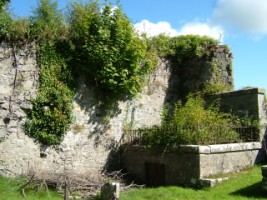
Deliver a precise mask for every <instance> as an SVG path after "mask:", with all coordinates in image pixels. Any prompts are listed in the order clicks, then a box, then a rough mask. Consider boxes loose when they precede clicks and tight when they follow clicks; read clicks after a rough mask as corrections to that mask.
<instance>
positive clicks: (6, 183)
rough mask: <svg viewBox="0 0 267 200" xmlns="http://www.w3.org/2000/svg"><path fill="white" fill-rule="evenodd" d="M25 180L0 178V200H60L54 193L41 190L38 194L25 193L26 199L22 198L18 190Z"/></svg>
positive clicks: (32, 192) (60, 197)
mask: <svg viewBox="0 0 267 200" xmlns="http://www.w3.org/2000/svg"><path fill="white" fill-rule="evenodd" d="M25 182H26V180H23V179H12V178H5V177H0V200H20V199H21V200H25V199H26V200H49V199H51V200H62V199H63V197H62V196H60V195H59V194H58V193H57V192H56V191H53V190H49V191H46V190H45V189H42V190H40V191H38V192H35V191H33V190H29V191H25V195H26V198H24V197H23V195H22V193H21V191H20V190H19V188H20V186H22V185H23V184H24V183H25Z"/></svg>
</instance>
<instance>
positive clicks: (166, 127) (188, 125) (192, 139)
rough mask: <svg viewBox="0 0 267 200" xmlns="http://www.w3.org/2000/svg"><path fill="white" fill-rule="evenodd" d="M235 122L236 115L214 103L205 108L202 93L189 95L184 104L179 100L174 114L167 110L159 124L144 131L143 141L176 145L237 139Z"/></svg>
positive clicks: (152, 143)
mask: <svg viewBox="0 0 267 200" xmlns="http://www.w3.org/2000/svg"><path fill="white" fill-rule="evenodd" d="M234 122H235V117H234V116H231V115H230V114H226V113H222V112H219V111H218V109H217V108H216V107H214V106H210V107H209V108H207V109H205V102H204V101H203V100H202V99H201V98H200V97H199V96H192V95H189V96H188V98H187V102H186V103H185V104H184V105H183V104H182V102H181V101H179V102H178V103H177V104H176V106H175V108H174V111H173V114H172V115H171V116H169V115H168V114H164V120H163V122H162V125H161V126H160V127H154V129H153V131H152V132H151V131H149V130H147V131H146V132H145V133H144V138H143V144H145V145H148V146H167V147H175V146H177V145H178V144H191V145H208V144H218V143H231V142H237V141H238V140H239V135H238V133H237V132H235V131H234V127H235V124H234Z"/></svg>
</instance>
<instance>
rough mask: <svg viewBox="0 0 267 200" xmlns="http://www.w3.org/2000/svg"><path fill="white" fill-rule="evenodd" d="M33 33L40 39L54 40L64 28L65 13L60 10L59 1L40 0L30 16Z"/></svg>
mask: <svg viewBox="0 0 267 200" xmlns="http://www.w3.org/2000/svg"><path fill="white" fill-rule="evenodd" d="M30 21H31V25H32V34H33V36H34V37H35V38H36V39H37V40H39V41H49V40H54V39H55V38H57V37H59V36H60V35H61V34H62V33H60V31H61V30H62V29H63V15H62V14H61V12H60V11H59V10H58V3H57V1H55V2H51V0H40V2H39V4H38V7H37V8H36V9H35V10H34V11H33V16H31V17H30Z"/></svg>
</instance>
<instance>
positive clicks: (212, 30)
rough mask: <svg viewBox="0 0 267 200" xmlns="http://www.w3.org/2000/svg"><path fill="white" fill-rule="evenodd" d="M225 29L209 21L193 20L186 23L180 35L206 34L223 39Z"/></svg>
mask: <svg viewBox="0 0 267 200" xmlns="http://www.w3.org/2000/svg"><path fill="white" fill-rule="evenodd" d="M223 33H224V31H223V29H222V27H220V26H211V25H209V24H207V23H200V22H193V23H188V24H185V25H184V26H183V27H182V28H181V29H180V30H179V35H188V34H194V35H206V36H210V37H212V38H215V39H217V40H222V37H223Z"/></svg>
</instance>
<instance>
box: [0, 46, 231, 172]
mask: <svg viewBox="0 0 267 200" xmlns="http://www.w3.org/2000/svg"><path fill="white" fill-rule="evenodd" d="M222 54H223V53H220V54H218V55H220V56H222ZM223 63H226V62H223ZM227 66H228V64H227ZM203 67H205V65H203ZM221 68H222V75H223V74H224V75H223V76H225V78H224V79H225V80H228V78H227V76H230V75H229V74H228V73H227V72H224V71H225V70H226V67H225V66H222V67H221ZM227 70H228V69H227ZM0 71H1V74H0V175H5V176H17V175H21V174H25V173H28V172H29V171H35V172H36V173H46V174H51V173H67V174H79V175H81V176H95V175H98V174H100V172H101V171H102V170H105V169H107V168H109V167H116V166H117V165H119V163H118V162H119V159H118V157H116V154H114V152H116V151H117V149H118V145H119V144H120V142H121V138H122V135H123V133H124V130H125V129H129V128H138V127H150V126H153V125H156V124H160V122H161V113H162V109H163V106H164V105H165V104H166V103H168V102H169V100H171V101H173V100H175V99H177V93H176V92H177V90H176V89H175V88H176V86H177V84H179V78H178V79H176V80H175V76H173V75H172V72H173V68H171V66H170V63H169V62H168V61H166V60H162V61H160V62H159V65H158V67H157V69H156V70H155V71H154V72H153V73H152V74H151V75H150V76H149V77H148V80H149V81H148V84H147V85H146V87H145V88H144V91H143V92H142V93H140V94H139V95H138V96H137V97H135V98H134V99H130V100H127V101H124V102H118V104H117V107H116V108H115V109H116V115H115V116H114V117H112V118H111V119H109V120H107V119H106V118H105V110H103V107H102V105H101V104H100V102H99V100H98V99H97V92H96V91H95V89H94V88H92V87H89V86H88V85H86V84H85V81H83V80H82V78H81V80H80V82H79V88H78V89H77V93H76V95H75V98H74V101H73V107H74V109H73V115H74V121H73V124H72V125H71V128H70V129H69V130H68V131H67V133H66V135H65V137H64V140H63V142H62V143H61V144H60V145H55V146H42V145H40V144H38V143H37V142H36V141H34V139H33V138H30V137H28V136H27V134H26V133H25V132H24V130H23V126H24V123H25V121H26V112H27V110H29V109H31V104H30V100H31V99H34V98H35V96H36V94H37V89H38V75H39V69H38V66H37V63H36V55H35V49H34V46H31V45H28V46H25V47H23V48H22V50H17V49H16V48H12V47H11V46H10V45H7V44H4V43H2V44H1V47H0ZM229 78H230V79H231V77H229ZM228 81H229V80H228ZM230 82H231V81H230Z"/></svg>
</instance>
